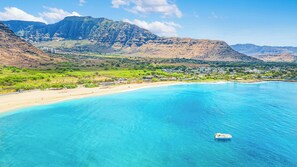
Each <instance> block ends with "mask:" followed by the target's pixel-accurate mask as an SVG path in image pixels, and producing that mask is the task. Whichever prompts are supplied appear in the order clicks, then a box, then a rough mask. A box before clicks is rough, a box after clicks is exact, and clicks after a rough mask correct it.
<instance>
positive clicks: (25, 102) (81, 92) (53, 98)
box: [0, 82, 186, 114]
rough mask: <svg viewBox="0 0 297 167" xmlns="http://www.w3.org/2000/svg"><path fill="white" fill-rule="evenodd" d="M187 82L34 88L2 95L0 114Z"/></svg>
mask: <svg viewBox="0 0 297 167" xmlns="http://www.w3.org/2000/svg"><path fill="white" fill-rule="evenodd" d="M178 84H186V83H184V82H154V83H140V84H125V85H114V86H109V87H96V88H84V87H79V88H75V89H63V90H45V91H43V90H32V91H26V92H22V93H11V94H4V95H1V96H0V102H1V103H0V114H4V113H9V112H13V111H16V110H18V109H22V108H26V107H32V106H38V105H47V104H52V103H57V102H62V101H67V100H74V99H81V98H85V97H92V96H103V95H109V94H116V93H123V92H129V91H134V90H138V89H143V88H153V87H160V86H171V85H178Z"/></svg>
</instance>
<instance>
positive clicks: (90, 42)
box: [3, 16, 259, 61]
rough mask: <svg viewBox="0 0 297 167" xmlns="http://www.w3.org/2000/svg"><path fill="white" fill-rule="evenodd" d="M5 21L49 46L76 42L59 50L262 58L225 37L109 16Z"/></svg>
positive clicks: (29, 38) (218, 58)
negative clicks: (194, 35) (172, 33)
mask: <svg viewBox="0 0 297 167" xmlns="http://www.w3.org/2000/svg"><path fill="white" fill-rule="evenodd" d="M3 23H4V24H6V25H7V26H9V27H11V28H12V30H13V31H14V32H15V33H16V34H18V35H19V36H21V37H22V38H24V39H25V40H27V41H29V42H31V43H39V44H38V45H39V46H40V47H42V46H46V47H48V46H47V45H43V43H46V42H52V43H53V41H54V43H55V45H57V43H59V41H66V42H67V41H74V43H75V44H74V45H73V46H71V47H69V48H66V49H65V45H67V43H66V44H65V45H64V46H63V45H58V46H55V47H56V49H60V50H67V51H77V52H82V51H84V50H88V51H90V52H97V53H119V54H123V55H137V56H147V57H166V58H172V57H181V58H192V59H197V60H207V61H259V60H258V59H256V58H252V57H248V56H246V55H244V54H241V53H239V52H237V51H234V50H233V49H232V48H231V47H230V46H229V45H228V44H227V43H226V42H224V41H220V40H199V39H190V38H165V37H159V36H157V35H155V34H153V33H151V32H150V31H148V30H146V29H143V28H140V27H138V26H136V25H133V24H130V23H126V22H122V21H112V20H110V19H106V18H93V17H90V16H87V17H77V16H71V17H66V18H65V19H63V20H61V21H60V22H58V23H55V24H49V25H43V24H38V25H37V23H34V24H31V25H30V24H28V26H27V27H24V26H17V24H19V23H20V22H19V21H17V22H14V21H10V22H3ZM26 24H27V23H26ZM26 24H25V23H23V24H22V25H26ZM83 40H84V41H85V44H84V45H83V44H82V43H84V42H83ZM55 41H56V42H55ZM75 41H77V42H75ZM49 47H53V46H49Z"/></svg>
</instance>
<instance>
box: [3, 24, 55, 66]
mask: <svg viewBox="0 0 297 167" xmlns="http://www.w3.org/2000/svg"><path fill="white" fill-rule="evenodd" d="M53 60H54V59H52V58H50V57H49V56H48V55H47V54H45V53H43V52H42V51H40V50H39V49H37V48H35V47H34V46H33V45H31V44H29V43H27V42H26V41H24V40H22V39H21V38H20V37H18V36H16V35H15V34H14V33H13V32H12V31H11V30H10V29H8V28H7V27H6V26H5V25H3V24H2V23H0V64H1V65H10V66H18V67H36V66H39V65H42V64H48V63H50V62H51V61H53Z"/></svg>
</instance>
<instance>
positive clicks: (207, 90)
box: [0, 82, 297, 167]
mask: <svg viewBox="0 0 297 167" xmlns="http://www.w3.org/2000/svg"><path fill="white" fill-rule="evenodd" d="M217 132H221V133H229V134H231V135H232V136H233V138H232V140H231V141H225V142H221V141H216V140H214V134H215V133H217ZM6 166H8V167H33V166H51V167H65V166H71V167H87V166H90V167H91V166H100V167H113V166H119V167H126V166H127V167H131V166H136V167H150V166H151V167H161V166H162V167H175V166H176V167H186V166H190V167H191V166H202V167H206V166H211V167H217V166H218V167H221V166H223V167H233V166H234V167H258V166H259V167H266V166H267V167H268V166H269V167H271V166H277V167H281V166H284V167H291V166H292V167H294V166H297V83H289V82H262V83H251V84H244V83H221V84H180V85H174V86H162V87H154V88H146V89H140V90H135V91H131V92H125V93H119V94H112V95H106V96H98V97H89V98H83V99H78V100H71V101H65V102H59V103H55V104H50V105H44V106H34V107H29V108H25V109H21V110H17V111H13V112H10V113H8V114H7V113H6V114H2V115H0V167H6Z"/></svg>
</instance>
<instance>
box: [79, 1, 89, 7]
mask: <svg viewBox="0 0 297 167" xmlns="http://www.w3.org/2000/svg"><path fill="white" fill-rule="evenodd" d="M86 2H87V1H86V0H79V5H80V6H83V5H84V4H85V3H86Z"/></svg>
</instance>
